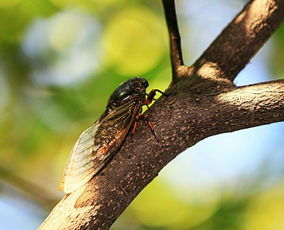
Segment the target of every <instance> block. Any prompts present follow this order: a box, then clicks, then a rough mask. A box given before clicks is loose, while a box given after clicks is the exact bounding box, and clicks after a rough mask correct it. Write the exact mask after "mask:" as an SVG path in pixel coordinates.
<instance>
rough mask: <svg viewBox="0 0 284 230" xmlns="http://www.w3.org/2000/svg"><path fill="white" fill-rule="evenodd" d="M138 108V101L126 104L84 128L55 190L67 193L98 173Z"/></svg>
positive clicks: (123, 135) (114, 151)
mask: <svg viewBox="0 0 284 230" xmlns="http://www.w3.org/2000/svg"><path fill="white" fill-rule="evenodd" d="M140 109H141V104H139V103H136V102H130V103H127V104H125V105H123V106H121V107H119V108H117V110H115V111H111V112H109V113H108V114H107V115H106V116H105V117H103V118H102V119H99V120H98V121H97V122H95V123H94V124H93V125H92V126H91V127H90V128H88V129H86V130H85V131H84V132H83V133H82V134H81V136H80V137H79V139H78V140H77V142H76V144H75V146H74V148H73V150H72V152H71V155H70V157H69V160H68V162H67V165H66V168H65V171H64V175H63V178H62V180H61V183H60V185H59V189H60V190H64V192H65V193H71V192H73V191H74V190H75V189H77V188H80V187H81V186H83V185H84V184H86V183H87V182H88V181H89V180H90V179H91V178H92V177H93V176H94V175H95V174H96V173H98V171H99V170H101V169H102V168H103V167H104V166H105V165H106V164H107V163H108V162H109V159H111V158H112V157H113V156H114V154H115V153H116V152H117V150H118V148H119V146H120V145H121V144H122V142H123V140H124V139H125V137H126V135H127V133H128V131H129V129H130V127H131V125H132V123H133V121H134V118H135V117H136V115H137V113H139V111H140Z"/></svg>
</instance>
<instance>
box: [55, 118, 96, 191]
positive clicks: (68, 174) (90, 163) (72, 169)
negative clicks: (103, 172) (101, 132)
mask: <svg viewBox="0 0 284 230" xmlns="http://www.w3.org/2000/svg"><path fill="white" fill-rule="evenodd" d="M98 126H99V122H96V123H94V124H93V125H92V126H91V127H89V128H88V129H86V130H85V131H84V132H83V133H82V134H81V135H80V137H79V139H78V140H77V142H76V144H75V145H74V147H73V149H72V151H71V154H70V156H69V159H68V162H67V165H66V168H65V171H64V175H63V178H62V180H61V182H60V184H59V189H60V190H64V192H65V193H70V192H73V191H74V190H75V189H77V188H79V187H81V186H82V185H84V184H85V183H87V182H88V181H89V180H90V179H91V178H92V177H93V176H94V174H95V173H96V172H97V171H96V170H94V169H96V168H100V167H96V166H95V164H96V163H98V162H100V161H96V160H95V159H94V158H95V156H96V155H95V154H94V153H95V152H96V151H97V148H98V146H95V145H94V138H95V134H96V132H97V129H98Z"/></svg>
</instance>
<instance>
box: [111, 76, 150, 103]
mask: <svg viewBox="0 0 284 230" xmlns="http://www.w3.org/2000/svg"><path fill="white" fill-rule="evenodd" d="M148 86H149V83H148V82H147V80H146V79H144V78H139V77H135V78H131V79H129V80H128V81H126V82H123V83H122V84H121V85H120V86H119V87H118V88H117V89H116V90H115V91H114V92H113V93H112V95H111V96H110V98H109V101H108V106H120V105H122V104H124V103H127V102H129V101H132V100H144V99H145V95H146V88H147V87H148Z"/></svg>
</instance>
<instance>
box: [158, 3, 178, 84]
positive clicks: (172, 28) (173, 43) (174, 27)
mask: <svg viewBox="0 0 284 230" xmlns="http://www.w3.org/2000/svg"><path fill="white" fill-rule="evenodd" d="M162 2H163V6H164V12H165V17H166V21H167V27H168V32H169V39H170V58H171V66H172V81H173V82H176V81H178V79H179V78H180V77H181V76H180V75H179V73H178V68H179V67H180V66H182V65H183V59H182V51H181V41H180V34H179V29H178V22H177V16H176V10H175V1H174V0H162Z"/></svg>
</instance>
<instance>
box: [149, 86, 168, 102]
mask: <svg viewBox="0 0 284 230" xmlns="http://www.w3.org/2000/svg"><path fill="white" fill-rule="evenodd" d="M157 92H159V93H160V94H162V95H164V96H169V95H168V94H166V93H164V92H162V91H161V90H159V89H152V90H151V91H150V93H148V95H147V98H146V99H145V101H144V104H145V105H149V104H151V102H152V101H153V100H155V99H154V97H155V96H156V93H157Z"/></svg>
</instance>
